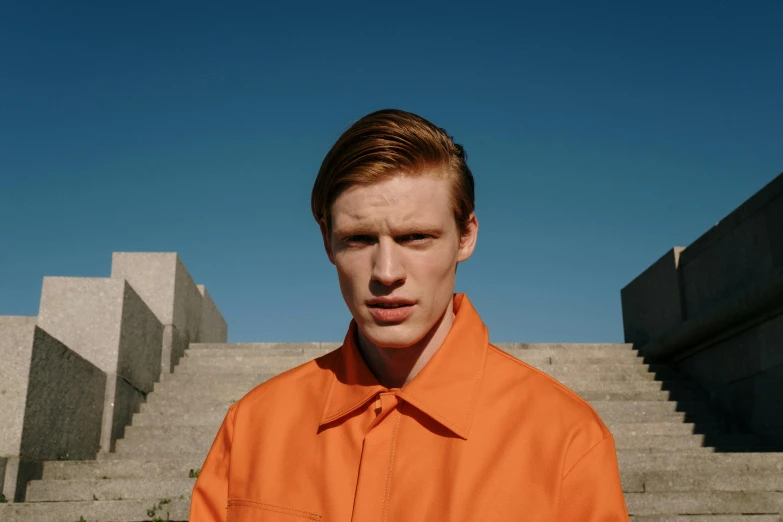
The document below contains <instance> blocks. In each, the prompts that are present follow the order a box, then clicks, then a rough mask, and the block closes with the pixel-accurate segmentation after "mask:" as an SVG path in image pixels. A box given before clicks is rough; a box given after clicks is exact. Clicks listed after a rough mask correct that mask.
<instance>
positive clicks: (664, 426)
mask: <svg viewBox="0 0 783 522" xmlns="http://www.w3.org/2000/svg"><path fill="white" fill-rule="evenodd" d="M604 422H605V421H604ZM606 427H607V428H609V431H611V432H612V434H613V435H614V436H615V437H617V436H620V435H622V436H637V435H667V436H675V435H676V436H685V437H687V436H688V435H693V434H698V433H718V432H720V430H721V429H722V427H723V426H722V423H719V422H712V423H702V424H699V425H696V424H694V423H692V422H671V421H670V422H665V421H664V422H626V423H611V424H610V423H606Z"/></svg>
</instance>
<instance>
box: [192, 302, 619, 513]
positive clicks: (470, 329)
mask: <svg viewBox="0 0 783 522" xmlns="http://www.w3.org/2000/svg"><path fill="white" fill-rule="evenodd" d="M454 308H455V313H456V317H455V319H454V324H453V325H452V328H451V330H450V331H449V333H448V335H447V337H446V339H445V341H444V343H443V345H442V346H441V347H440V348H439V349H438V350H437V352H435V354H434V355H433V357H432V359H430V361H429V362H428V363H427V365H426V366H425V367H424V368H423V369H422V370H421V371H420V372H419V374H418V375H416V377H415V378H414V379H413V380H412V381H411V382H410V383H408V384H406V385H405V386H403V387H402V388H394V389H387V388H384V387H383V386H382V385H380V384H379V383H378V381H377V379H375V377H374V376H373V374H372V373H371V372H370V370H369V369H368V368H367V366H366V364H365V363H364V361H363V359H362V357H361V355H360V353H359V351H358V350H357V346H356V344H355V333H356V323H355V322H354V321H351V325H350V328H349V330H348V333H347V335H346V337H345V342H344V344H343V345H342V347H341V348H340V349H338V350H335V351H333V352H331V353H329V354H327V355H324V356H322V357H319V358H318V359H315V360H313V361H310V362H308V363H306V364H304V365H302V366H299V367H297V368H294V369H292V370H289V371H287V372H285V373H283V374H281V375H278V376H277V377H275V378H273V379H270V380H269V381H267V382H265V383H263V384H261V385H259V386H258V387H256V388H254V389H253V390H252V391H250V392H249V393H248V394H247V395H246V396H245V397H243V398H242V399H241V400H240V401H238V402H237V403H235V404H233V405H232V406H231V408H230V409H229V411H228V414H227V415H226V418H225V420H224V421H223V424H222V426H221V427H220V431H219V432H218V434H217V438H216V439H215V441H214V443H213V445H212V448H211V449H210V452H209V454H208V456H207V458H206V461H205V462H204V466H203V467H202V469H201V473H200V475H199V477H198V480H197V481H196V485H195V488H194V490H193V498H192V502H191V511H190V522H213V521H221V522H224V521H226V520H228V521H230V522H248V521H251V520H253V521H255V520H259V521H260V520H264V521H267V522H296V521H297V520H321V521H324V522H332V521H334V522H349V521H354V522H370V521H379V522H387V521H393V522H418V521H422V522H423V521H427V522H432V521H438V522H440V521H459V522H468V521H482V522H483V521H488V522H501V521H523V520H524V521H531V522H549V521H552V522H555V521H556V522H598V521H601V522H615V521H617V522H621V521H622V522H627V521H628V520H629V518H628V512H627V509H626V505H625V499H624V497H623V492H622V487H621V484H620V472H619V468H618V464H617V456H616V454H615V445H614V438H613V436H612V434H611V433H610V432H609V430H608V429H607V427H606V426H605V425H604V423H603V422H602V421H601V419H600V418H599V416H598V414H597V413H596V412H595V410H594V409H593V408H592V407H591V406H590V405H589V404H588V403H587V402H586V401H584V400H583V399H582V398H580V397H579V396H578V395H577V394H576V393H574V392H573V391H571V390H569V389H568V388H566V387H565V386H563V385H562V384H560V383H559V382H558V381H556V380H555V379H553V378H551V377H549V376H548V375H546V374H544V373H543V372H541V371H539V370H536V369H535V368H533V367H531V366H529V365H527V364H525V363H523V362H521V361H519V360H517V359H515V358H513V357H511V356H510V355H507V354H506V353H505V352H503V351H501V350H499V349H498V348H496V347H494V346H492V345H491V344H489V342H488V333H487V329H486V327H485V326H484V324H483V322H482V321H481V318H480V317H479V315H478V314H477V313H476V311H475V310H474V308H473V306H472V305H471V304H470V302H469V301H468V299H467V297H465V296H464V294H457V295H455V298H454Z"/></svg>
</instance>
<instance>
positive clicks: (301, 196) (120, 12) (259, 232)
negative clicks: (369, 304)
mask: <svg viewBox="0 0 783 522" xmlns="http://www.w3.org/2000/svg"><path fill="white" fill-rule="evenodd" d="M12 4H13V3H12V2H4V3H3V4H2V6H0V48H2V49H3V51H2V53H0V314H3V315H36V314H37V313H38V305H39V299H40V291H41V282H42V278H43V277H44V276H89V277H105V276H108V275H109V272H110V263H111V253H112V252H113V251H166V252H172V251H174V252H178V253H179V254H180V256H181V258H182V260H183V261H184V263H185V265H186V266H187V268H188V270H189V271H190V273H191V275H192V276H193V278H194V279H195V280H196V282H198V283H202V284H205V285H206V286H207V288H208V289H209V291H210V293H211V294H212V296H213V298H214V300H215V301H216V303H217V305H218V306H219V308H220V309H221V310H222V312H223V315H224V316H225V317H226V320H227V321H228V323H229V341H231V342H248V341H340V340H342V338H343V336H344V333H345V329H346V327H347V325H348V321H349V319H350V316H349V314H348V311H347V309H346V308H345V305H344V303H343V301H342V298H341V295H340V292H339V287H338V283H337V278H336V274H335V272H334V268H333V266H332V265H330V264H329V262H328V260H327V258H326V256H325V254H324V253H323V251H322V245H321V242H320V237H319V232H318V228H317V226H316V224H315V222H314V221H313V218H312V216H311V214H310V209H309V197H310V190H311V187H312V183H313V180H314V178H315V175H316V173H317V171H318V168H319V166H320V163H321V160H322V159H323V156H324V155H325V154H326V152H327V151H328V149H329V147H330V146H331V145H332V143H333V142H334V140H335V139H336V138H337V137H338V136H339V134H340V133H341V132H342V131H343V130H345V129H346V128H347V127H348V126H349V125H350V124H351V123H352V122H353V121H355V120H356V119H358V118H360V117H361V116H363V115H364V114H366V113H368V112H371V111H374V110H377V109H381V108H387V107H394V108H401V109H405V110H409V111H412V112H416V113H418V114H420V115H422V116H424V117H426V118H429V119H431V120H432V121H434V122H435V123H436V124H438V125H440V126H442V127H445V128H446V129H447V130H448V131H449V132H450V133H451V134H452V135H453V136H454V137H455V139H456V141H457V142H459V143H462V144H463V145H464V146H465V147H466V149H467V151H468V156H469V165H470V167H471V168H472V170H473V172H474V175H475V177H476V183H477V195H476V199H477V202H476V203H477V215H478V218H479V222H480V233H479V241H478V247H477V251H476V253H475V254H474V256H473V258H471V259H470V260H469V261H468V262H467V263H465V264H463V265H462V266H461V267H460V270H459V273H458V281H457V291H461V292H466V293H467V294H468V296H469V297H470V299H471V300H472V301H473V303H474V304H475V305H476V307H477V309H478V311H479V313H480V314H481V315H482V317H483V319H484V321H485V323H486V324H487V325H488V327H489V328H490V335H491V339H492V340H493V341H496V342H580V341H581V342H621V341H622V339H623V332H622V313H621V308H620V289H621V288H622V287H623V286H625V285H626V284H628V283H629V282H630V281H631V280H632V279H633V278H634V277H636V276H637V275H638V274H639V273H640V272H641V271H643V270H644V269H645V268H646V267H647V266H649V265H650V264H651V263H652V262H654V261H655V260H656V259H657V258H658V257H660V256H661V255H662V254H664V253H665V252H666V250H668V249H669V248H671V247H672V246H674V245H681V246H685V245H688V244H690V243H691V242H692V241H693V240H694V239H696V238H697V237H698V236H699V235H701V234H702V233H703V232H705V231H706V230H707V229H709V227H711V226H712V225H714V224H715V223H716V222H717V221H719V220H720V219H722V218H723V217H724V216H725V215H726V214H728V213H729V212H731V211H732V210H733V209H734V208H736V207H737V206H738V205H739V204H741V203H742V202H743V201H745V200H746V199H747V198H748V197H750V196H751V195H752V194H754V193H755V192H756V191H758V190H759V189H760V188H761V187H763V186H764V185H765V184H766V183H768V182H769V181H770V180H772V179H773V178H774V177H775V176H776V175H777V174H779V173H780V172H781V171H783V125H781V122H783V40H781V38H780V28H781V27H783V2H780V1H769V2H716V1H688V2H682V1H676V2H674V1H658V2H619V1H618V2H572V3H568V4H567V3H560V2H547V3H543V2H541V3H536V4H526V3H518V2H514V3H511V2H509V3H508V4H491V3H487V2H478V1H474V2H472V3H470V4H456V3H453V2H451V3H438V4H432V5H431V6H424V5H422V4H419V3H403V2H386V3H374V2H361V3H359V2H357V3H351V4H338V3H335V2H319V3H317V4H313V5H308V4H306V3H300V2H290V3H287V4H286V6H282V5H280V6H273V5H270V3H267V2H247V3H244V4H239V3H232V4H231V6H230V7H226V6H224V5H221V3H219V2H208V3H200V2H195V1H188V2H173V1H166V2H97V1H96V2H89V3H84V2H15V4H16V5H12ZM110 4H111V5H110ZM281 4H282V3H281ZM642 4H644V5H642Z"/></svg>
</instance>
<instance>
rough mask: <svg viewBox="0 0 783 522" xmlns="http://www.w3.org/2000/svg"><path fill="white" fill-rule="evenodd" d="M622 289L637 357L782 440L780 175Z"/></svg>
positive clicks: (782, 187)
mask: <svg viewBox="0 0 783 522" xmlns="http://www.w3.org/2000/svg"><path fill="white" fill-rule="evenodd" d="M677 254H679V256H678V255H677ZM621 294H622V301H623V323H624V327H625V335H626V340H627V341H628V342H633V343H635V344H636V345H637V347H638V348H639V352H640V353H641V354H642V355H644V356H645V357H648V358H650V360H653V361H659V362H660V361H667V362H669V363H671V364H672V365H673V366H675V367H676V368H677V369H679V370H681V371H683V372H684V373H686V374H687V375H690V376H691V377H692V378H694V379H695V380H697V381H698V382H699V383H700V384H701V385H703V386H704V387H705V388H707V389H708V390H710V392H711V394H712V397H713V400H715V401H716V402H717V403H718V405H720V406H721V407H723V408H726V409H727V410H729V411H730V412H731V413H732V414H733V415H734V416H735V417H736V418H737V419H739V421H740V422H742V423H744V424H745V425H746V426H747V427H749V428H751V429H752V430H753V431H754V432H755V433H757V434H765V435H766V436H769V437H770V438H771V439H772V440H773V441H775V442H781V443H783V438H781V437H780V434H781V431H782V430H781V428H783V409H781V408H780V406H779V401H780V398H781V397H783V370H782V369H783V349H781V348H782V347H783V315H781V314H783V174H781V175H779V176H777V177H776V178H775V179H774V180H773V181H772V182H770V183H769V184H768V185H767V186H766V187H764V188H763V189H761V190H760V191H759V192H757V193H756V194H755V195H754V196H753V197H751V198H750V199H748V200H747V201H746V202H744V203H743V204H742V205H740V206H739V207H738V208H737V209H736V210H734V211H733V212H732V213H731V214H729V215H728V216H727V217H726V218H725V219H723V220H721V221H720V222H719V223H718V224H717V225H715V226H714V227H712V228H711V229H710V230H709V231H707V232H706V233H705V234H703V235H702V236H701V237H699V239H697V240H696V241H694V242H693V243H692V244H691V245H689V246H688V247H687V248H685V249H674V250H672V251H671V252H669V253H668V254H667V255H665V256H664V257H663V258H661V259H660V260H658V261H657V262H656V263H655V264H653V265H652V266H651V267H650V268H649V269H647V270H646V271H645V272H644V273H642V274H641V275H640V276H639V277H637V278H636V279H635V280H634V281H633V282H632V283H631V284H629V285H628V286H627V287H626V288H624V289H623V291H622V293H621Z"/></svg>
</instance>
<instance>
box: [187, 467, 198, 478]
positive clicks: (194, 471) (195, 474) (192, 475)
mask: <svg viewBox="0 0 783 522" xmlns="http://www.w3.org/2000/svg"><path fill="white" fill-rule="evenodd" d="M199 473H201V468H198V469H191V470H190V473H188V478H198V475H199Z"/></svg>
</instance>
